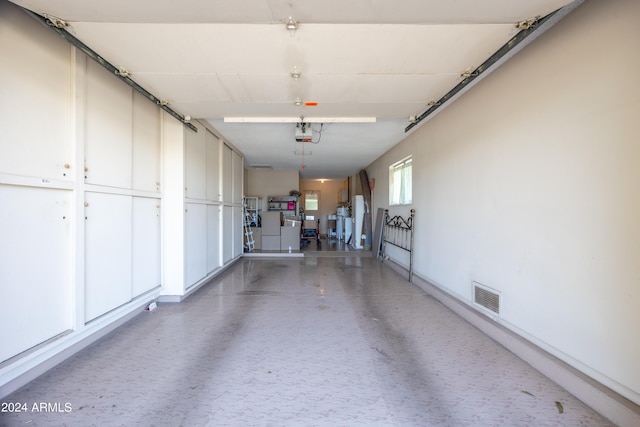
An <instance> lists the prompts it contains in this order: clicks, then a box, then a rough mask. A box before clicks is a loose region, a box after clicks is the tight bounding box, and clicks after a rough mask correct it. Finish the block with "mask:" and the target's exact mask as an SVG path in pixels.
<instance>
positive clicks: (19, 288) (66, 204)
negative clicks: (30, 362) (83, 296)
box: [0, 185, 73, 361]
mask: <svg viewBox="0 0 640 427" xmlns="http://www.w3.org/2000/svg"><path fill="white" fill-rule="evenodd" d="M72 200H73V199H72V192H71V191H66V190H51V189H42V188H31V187H17V186H10V185H0V207H1V208H0V236H1V237H0V294H1V295H2V296H1V297H0V325H2V326H0V343H2V344H0V361H3V360H6V359H8V358H10V357H12V356H15V355H16V354H18V353H21V352H23V351H25V350H27V349H29V348H31V347H33V346H35V345H37V344H40V343H41V342H43V341H46V340H48V339H49V338H52V337H54V336H56V335H58V334H60V333H62V332H64V331H66V330H68V329H71V316H70V313H72V312H73V308H72V304H71V302H72V288H71V286H72V283H73V282H72V280H71V268H72V259H73V256H72V252H71V248H72V244H71V239H72V235H73V233H72V232H71V223H72V218H71V215H72V212H73V209H72V208H71V206H72Z"/></svg>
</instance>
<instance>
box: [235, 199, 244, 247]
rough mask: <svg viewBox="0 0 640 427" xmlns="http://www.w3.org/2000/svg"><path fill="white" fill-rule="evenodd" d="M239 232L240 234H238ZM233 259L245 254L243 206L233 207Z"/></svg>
mask: <svg viewBox="0 0 640 427" xmlns="http://www.w3.org/2000/svg"><path fill="white" fill-rule="evenodd" d="M238 230H239V231H240V232H238ZM233 231H234V232H233V257H234V258H236V257H238V256H240V255H242V252H244V240H243V237H244V234H243V233H244V217H243V215H242V206H234V207H233Z"/></svg>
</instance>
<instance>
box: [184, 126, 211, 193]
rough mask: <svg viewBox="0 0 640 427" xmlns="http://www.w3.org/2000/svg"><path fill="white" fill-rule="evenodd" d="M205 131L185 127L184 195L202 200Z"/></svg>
mask: <svg viewBox="0 0 640 427" xmlns="http://www.w3.org/2000/svg"><path fill="white" fill-rule="evenodd" d="M205 134H206V131H205V130H204V129H202V128H200V129H198V132H194V131H192V130H191V129H188V128H185V137H186V138H185V140H186V143H185V145H186V147H185V149H186V156H185V158H186V164H185V174H186V175H185V196H186V197H187V198H189V199H200V200H204V199H205V198H206V196H207V189H206V185H207V151H206V139H205Z"/></svg>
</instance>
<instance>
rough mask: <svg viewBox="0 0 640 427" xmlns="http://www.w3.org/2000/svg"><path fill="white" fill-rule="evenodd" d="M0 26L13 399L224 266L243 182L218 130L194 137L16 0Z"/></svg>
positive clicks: (3, 329)
mask: <svg viewBox="0 0 640 427" xmlns="http://www.w3.org/2000/svg"><path fill="white" fill-rule="evenodd" d="M0 28H1V29H2V30H0V57H1V58H2V67H0V81H2V85H1V87H0V89H1V92H0V93H1V94H2V96H0V236H1V238H0V325H1V326H0V397H2V396H4V395H6V394H8V393H10V392H11V391H13V390H15V389H16V388H17V387H19V386H20V385H22V384H24V383H26V382H28V381H29V380H30V379H32V378H34V377H35V376H37V375H38V374H39V373H41V372H44V371H45V370H46V369H48V368H49V367H51V366H53V365H55V364H56V363H59V362H60V361H61V360H62V359H63V358H64V357H66V356H68V355H70V354H72V353H73V351H77V350H78V349H80V348H82V347H83V346H84V345H86V344H88V343H90V342H91V341H92V340H95V339H97V338H98V337H99V336H101V335H103V334H105V333H106V332H108V331H109V330H112V329H114V328H115V327H116V326H118V325H119V324H121V323H123V322H124V321H126V319H128V318H130V317H131V316H133V315H135V314H136V313H139V312H140V311H141V310H142V309H143V308H144V307H145V306H146V305H147V304H148V303H149V302H151V301H153V300H154V299H157V298H158V297H160V295H169V296H175V295H178V296H183V295H185V294H186V293H187V292H188V289H189V287H190V286H193V285H195V284H198V283H199V284H202V283H204V282H205V281H206V280H207V279H208V278H210V277H211V276H212V274H213V273H215V272H216V271H219V270H220V269H221V267H222V265H223V260H222V256H221V247H222V244H223V233H222V229H221V228H222V213H221V212H222V204H223V203H225V204H227V205H229V207H230V209H231V210H232V211H233V212H234V214H236V216H237V217H238V218H241V215H240V213H241V206H242V200H241V198H242V186H243V182H242V178H243V174H242V155H241V153H239V152H238V151H237V150H235V148H233V152H232V162H231V164H232V169H231V175H230V176H229V177H227V178H224V177H222V174H221V156H220V151H221V150H222V145H223V142H222V141H221V140H219V139H218V138H217V137H215V135H214V133H213V132H214V130H212V129H207V128H206V126H204V125H201V124H199V123H198V124H197V125H198V129H199V132H198V133H195V132H193V131H191V130H189V129H187V128H186V127H184V126H183V125H182V124H181V123H179V122H178V121H176V120H175V119H173V118H172V117H170V116H169V115H168V114H167V113H164V112H162V110H161V109H160V108H159V107H158V106H156V105H154V104H152V103H150V102H149V101H148V100H147V99H146V98H145V97H143V96H141V95H139V94H138V93H136V92H134V91H133V90H132V89H131V88H130V87H129V86H127V85H126V84H124V83H123V82H121V81H119V80H118V79H117V77H115V76H114V75H112V74H111V73H109V72H108V71H106V70H105V69H103V68H102V67H100V66H99V65H97V64H96V63H95V62H93V61H92V60H90V59H88V58H86V57H85V56H84V55H83V54H82V53H80V52H78V51H76V50H75V49H74V48H73V47H72V46H71V45H69V44H68V43H67V42H66V41H64V40H63V39H61V38H60V37H59V36H57V35H55V34H54V33H53V32H51V31H50V30H48V29H47V28H46V27H44V26H43V25H41V24H40V23H38V22H36V21H35V20H34V19H33V18H31V17H29V16H27V15H26V14H25V13H24V12H22V11H20V10H19V9H18V8H17V7H15V6H13V5H12V4H10V3H8V2H5V1H0ZM207 126H208V125H207ZM224 179H226V180H227V182H226V184H228V185H229V186H230V188H231V192H230V193H229V195H228V200H226V199H225V200H224V201H223V200H222V191H221V190H222V187H223V184H225V181H224ZM224 188H227V185H225V186H224ZM185 208H187V209H186V210H187V212H185ZM231 224H232V226H234V227H235V228H234V229H232V230H230V232H229V233H228V235H227V234H226V233H225V234H224V236H226V238H227V240H228V242H229V245H230V248H231V250H232V251H231V257H230V259H229V260H231V259H235V258H237V257H238V256H240V255H241V253H242V250H241V239H242V228H241V227H240V226H239V224H241V223H240V221H239V220H236V221H235V223H234V222H233V218H231ZM194 238H195V240H194ZM238 240H240V245H238ZM225 243H226V242H225ZM238 247H239V248H238ZM229 260H227V261H229ZM10 325H11V326H13V327H11V326H10Z"/></svg>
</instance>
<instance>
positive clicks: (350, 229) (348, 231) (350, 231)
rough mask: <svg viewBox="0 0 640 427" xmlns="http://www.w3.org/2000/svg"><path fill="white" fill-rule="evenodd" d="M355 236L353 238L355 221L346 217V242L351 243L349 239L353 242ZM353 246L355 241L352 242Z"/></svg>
mask: <svg viewBox="0 0 640 427" xmlns="http://www.w3.org/2000/svg"><path fill="white" fill-rule="evenodd" d="M354 237H355V236H353V221H352V220H351V217H346V218H345V219H344V241H345V242H346V243H349V239H351V240H353V238H354ZM351 244H353V241H352V242H351Z"/></svg>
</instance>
